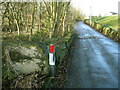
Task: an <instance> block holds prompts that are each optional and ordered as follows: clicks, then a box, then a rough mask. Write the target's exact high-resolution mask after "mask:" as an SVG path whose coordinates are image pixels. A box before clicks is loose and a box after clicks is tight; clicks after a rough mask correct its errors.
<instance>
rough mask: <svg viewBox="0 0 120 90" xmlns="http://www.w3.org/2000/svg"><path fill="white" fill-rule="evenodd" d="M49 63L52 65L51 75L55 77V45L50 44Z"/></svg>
mask: <svg viewBox="0 0 120 90" xmlns="http://www.w3.org/2000/svg"><path fill="white" fill-rule="evenodd" d="M49 65H50V75H51V77H54V75H55V46H54V45H53V44H50V46H49Z"/></svg>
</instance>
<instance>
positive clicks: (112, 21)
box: [93, 15, 118, 30]
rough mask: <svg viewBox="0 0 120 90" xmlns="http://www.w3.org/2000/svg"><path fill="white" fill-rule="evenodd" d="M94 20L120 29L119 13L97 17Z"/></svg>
mask: <svg viewBox="0 0 120 90" xmlns="http://www.w3.org/2000/svg"><path fill="white" fill-rule="evenodd" d="M93 20H95V21H96V22H97V23H100V24H103V25H106V26H108V27H110V28H113V29H114V30H118V15H113V16H104V17H95V18H93Z"/></svg>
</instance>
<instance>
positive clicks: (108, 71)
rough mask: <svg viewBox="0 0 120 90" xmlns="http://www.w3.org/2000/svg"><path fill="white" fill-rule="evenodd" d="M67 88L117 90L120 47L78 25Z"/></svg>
mask: <svg viewBox="0 0 120 90" xmlns="http://www.w3.org/2000/svg"><path fill="white" fill-rule="evenodd" d="M76 34H77V39H76V41H75V43H74V48H73V50H72V60H71V64H70V66H69V70H68V72H67V81H66V83H65V86H64V87H65V88H118V54H119V53H118V44H117V43H116V42H114V41H113V40H110V39H109V38H107V37H105V36H103V35H102V34H100V33H98V32H96V31H95V30H94V29H93V28H91V27H89V26H88V25H86V24H84V23H83V22H78V23H77V24H76Z"/></svg>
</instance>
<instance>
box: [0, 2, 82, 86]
mask: <svg viewBox="0 0 120 90" xmlns="http://www.w3.org/2000/svg"><path fill="white" fill-rule="evenodd" d="M0 4H1V6H2V13H1V15H2V27H3V28H2V31H3V34H2V36H3V39H2V42H3V43H2V48H3V49H2V52H3V53H2V58H3V65H4V66H3V73H4V75H3V77H2V78H3V86H4V87H9V88H11V87H12V88H16V87H19V88H28V87H29V88H42V87H47V86H49V85H48V81H49V80H50V77H49V76H48V75H41V73H40V72H34V73H32V74H28V75H24V74H16V70H14V68H13V67H12V68H10V67H11V65H12V64H10V62H9V61H11V62H13V61H12V56H15V57H14V59H21V58H22V59H24V58H29V57H28V56H27V57H26V56H24V57H20V56H19V55H18V54H19V53H16V52H11V56H10V55H9V54H8V53H9V50H8V53H7V54H5V52H6V46H11V45H16V43H17V44H18V45H19V44H21V45H22V44H23V43H25V44H33V43H34V44H37V45H39V46H40V48H43V51H44V53H45V54H46V57H48V48H47V47H48V46H49V45H50V44H51V43H53V44H54V45H55V46H56V52H57V54H56V66H57V67H56V70H57V72H56V73H57V76H58V79H57V80H56V81H57V82H56V83H58V82H61V83H63V81H61V80H63V76H62V74H63V73H62V74H60V75H59V73H60V72H62V71H61V70H63V68H62V69H61V68H59V67H63V65H64V64H63V63H66V62H67V60H66V59H64V57H65V56H66V52H67V51H68V50H69V47H70V45H69V44H71V43H68V42H72V41H70V39H71V38H72V37H71V36H73V34H72V30H71V28H72V27H73V25H74V22H76V20H81V19H82V17H83V16H81V15H79V12H78V11H77V10H75V9H74V8H72V7H71V6H70V2H52V0H51V2H45V1H44V0H43V2H21V3H20V2H3V3H0ZM73 11H74V12H76V13H78V14H77V16H76V13H73ZM14 54H16V55H14ZM17 56H18V57H17ZM6 57H9V58H11V60H10V59H9V58H6ZM5 59H9V60H5ZM30 59H31V58H30ZM44 59H46V58H44ZM46 60H48V58H47V59H46ZM13 63H14V62H13ZM64 66H65V65H64ZM36 80H37V81H36ZM50 82H51V81H50ZM61 83H58V84H61ZM58 84H57V85H56V87H61V86H62V84H61V85H58Z"/></svg>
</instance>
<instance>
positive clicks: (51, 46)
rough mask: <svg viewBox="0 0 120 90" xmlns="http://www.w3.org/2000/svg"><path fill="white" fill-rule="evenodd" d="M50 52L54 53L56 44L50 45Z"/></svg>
mask: <svg viewBox="0 0 120 90" xmlns="http://www.w3.org/2000/svg"><path fill="white" fill-rule="evenodd" d="M49 48H50V53H54V51H55V46H54V45H50V47H49Z"/></svg>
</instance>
